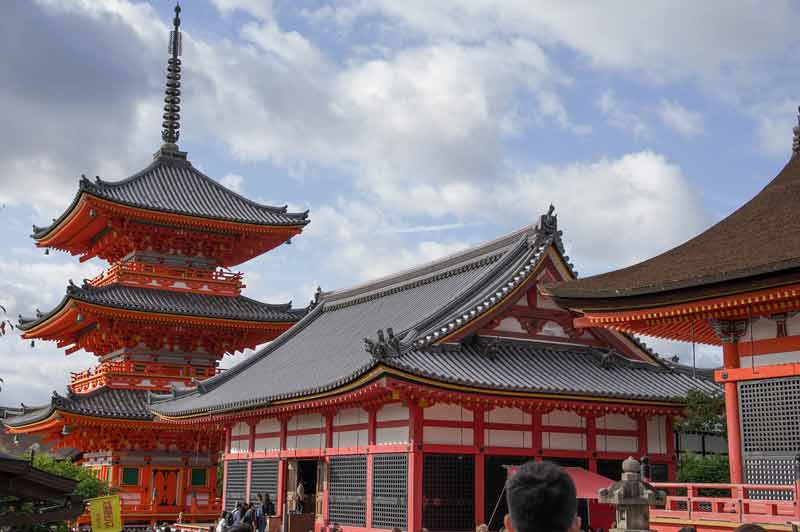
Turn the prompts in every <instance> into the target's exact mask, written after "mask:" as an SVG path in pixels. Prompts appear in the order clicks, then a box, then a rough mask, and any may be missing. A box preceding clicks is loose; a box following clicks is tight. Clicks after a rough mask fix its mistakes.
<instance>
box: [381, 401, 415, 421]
mask: <svg viewBox="0 0 800 532" xmlns="http://www.w3.org/2000/svg"><path fill="white" fill-rule="evenodd" d="M375 419H376V420H377V421H402V420H404V419H408V407H407V406H406V405H404V404H402V403H391V404H388V405H384V406H383V408H381V409H380V410H378V412H377V414H376V415H375Z"/></svg>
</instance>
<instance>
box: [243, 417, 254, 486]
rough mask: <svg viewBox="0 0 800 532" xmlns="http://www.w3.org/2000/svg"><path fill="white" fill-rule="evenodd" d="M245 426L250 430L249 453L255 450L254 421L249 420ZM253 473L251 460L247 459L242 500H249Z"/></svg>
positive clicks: (248, 439)
mask: <svg viewBox="0 0 800 532" xmlns="http://www.w3.org/2000/svg"><path fill="white" fill-rule="evenodd" d="M247 427H248V429H249V430H250V433H249V435H248V438H247V451H248V452H250V453H253V452H255V450H256V423H255V422H254V421H250V422H248V423H247ZM252 474H253V461H252V460H248V461H247V481H246V482H245V485H244V500H245V501H248V502H250V481H251V479H252Z"/></svg>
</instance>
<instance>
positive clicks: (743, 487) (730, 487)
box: [650, 481, 800, 525]
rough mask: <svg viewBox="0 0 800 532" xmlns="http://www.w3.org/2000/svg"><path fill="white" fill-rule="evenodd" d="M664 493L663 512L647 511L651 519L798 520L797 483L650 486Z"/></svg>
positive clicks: (659, 483) (799, 484)
mask: <svg viewBox="0 0 800 532" xmlns="http://www.w3.org/2000/svg"><path fill="white" fill-rule="evenodd" d="M653 486H655V487H656V488H658V489H661V490H664V491H666V492H667V500H666V504H665V506H664V508H653V509H651V510H650V517H651V518H658V517H666V518H672V519H688V520H707V521H723V522H731V523H772V524H783V525H785V524H786V523H787V522H789V521H798V520H800V504H799V503H798V501H800V481H798V482H797V483H795V484H791V485H785V486H778V485H774V484H767V485H765V484H698V483H688V484H682V483H674V482H666V483H665V482H654V483H653Z"/></svg>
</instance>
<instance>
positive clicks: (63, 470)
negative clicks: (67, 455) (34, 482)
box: [33, 454, 111, 499]
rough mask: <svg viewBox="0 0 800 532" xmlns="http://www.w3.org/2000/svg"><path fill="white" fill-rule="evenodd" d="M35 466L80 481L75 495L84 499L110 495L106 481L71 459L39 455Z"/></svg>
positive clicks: (35, 460) (36, 456) (35, 457)
mask: <svg viewBox="0 0 800 532" xmlns="http://www.w3.org/2000/svg"><path fill="white" fill-rule="evenodd" d="M33 466H34V467H35V468H37V469H41V470H42V471H47V472H48V473H52V474H54V475H58V476H61V477H66V478H71V479H73V480H77V481H78V486H77V487H76V488H75V495H78V496H80V497H81V498H84V499H91V498H92V497H101V496H103V495H108V494H109V493H110V492H111V490H110V489H109V486H108V484H107V483H106V482H105V481H104V480H100V479H98V478H96V477H95V476H94V473H92V471H90V470H89V469H86V468H85V467H82V466H80V465H78V464H75V463H73V462H72V460H69V459H58V458H54V457H52V456H50V455H47V454H37V455H34V457H33Z"/></svg>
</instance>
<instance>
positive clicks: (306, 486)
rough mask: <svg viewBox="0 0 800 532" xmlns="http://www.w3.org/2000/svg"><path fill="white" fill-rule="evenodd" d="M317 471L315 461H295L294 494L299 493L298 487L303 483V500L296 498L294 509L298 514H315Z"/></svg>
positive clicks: (317, 467)
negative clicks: (295, 480)
mask: <svg viewBox="0 0 800 532" xmlns="http://www.w3.org/2000/svg"><path fill="white" fill-rule="evenodd" d="M318 469H319V466H318V462H317V461H316V460H298V461H297V482H296V483H295V493H296V494H297V493H299V488H298V485H299V484H300V482H302V483H303V492H304V497H303V500H300V499H299V498H298V500H297V504H296V505H295V509H296V510H297V512H298V513H302V514H309V513H310V514H313V513H316V508H317V504H316V500H317V470H318ZM320 498H321V497H320Z"/></svg>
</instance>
